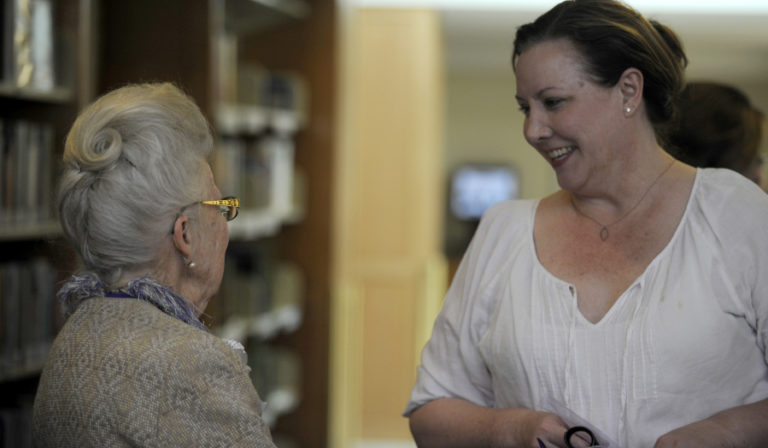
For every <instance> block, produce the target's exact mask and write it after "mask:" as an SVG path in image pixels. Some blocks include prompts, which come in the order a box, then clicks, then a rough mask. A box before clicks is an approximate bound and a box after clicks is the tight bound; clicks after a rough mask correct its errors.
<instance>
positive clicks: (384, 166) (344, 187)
mask: <svg viewBox="0 0 768 448" xmlns="http://www.w3.org/2000/svg"><path fill="white" fill-rule="evenodd" d="M342 26H343V34H342V45H343V46H342V48H341V55H340V56H341V57H340V60H341V70H340V72H341V73H340V80H339V92H338V94H339V104H340V115H341V118H340V126H339V129H338V135H339V141H340V143H339V147H338V150H337V159H338V160H337V163H338V164H337V168H336V170H335V172H336V178H335V184H334V191H335V192H334V207H335V211H334V241H333V248H334V254H333V259H334V267H333V271H334V279H333V286H332V294H333V298H332V301H333V303H332V313H333V316H332V326H331V332H332V343H331V357H332V360H331V363H332V368H331V378H332V379H331V429H330V433H331V434H330V442H329V446H333V447H334V448H345V447H353V446H361V444H371V443H379V442H380V441H389V442H390V443H395V442H391V441H393V440H394V441H399V442H396V443H398V444H399V443H409V442H410V439H411V437H410V432H409V430H408V421H407V420H406V419H405V418H404V417H402V416H401V413H402V412H403V410H404V409H405V405H406V403H407V401H408V396H409V393H410V389H411V387H412V386H413V382H414V381H415V378H416V366H417V362H418V358H419V353H420V350H421V347H422V345H423V344H424V342H425V340H426V337H427V335H428V334H429V331H430V329H431V326H432V321H433V320H434V317H435V314H436V311H437V309H438V308H439V304H440V302H441V300H442V295H443V293H444V291H445V276H446V274H445V271H446V269H445V262H444V261H443V258H442V255H441V253H440V242H441V226H442V220H441V218H442V207H441V200H440V195H441V191H440V180H441V174H442V166H443V162H442V158H443V154H442V137H443V130H442V126H443V119H442V115H443V107H444V105H443V94H444V90H443V73H442V66H443V64H442V51H441V42H440V22H439V16H438V15H437V14H436V13H435V12H430V11H418V10H406V11H397V10H366V9H352V10H346V11H345V16H344V18H343V24H342Z"/></svg>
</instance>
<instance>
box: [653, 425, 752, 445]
mask: <svg viewBox="0 0 768 448" xmlns="http://www.w3.org/2000/svg"><path fill="white" fill-rule="evenodd" d="M743 446H747V445H745V444H744V443H742V442H740V441H739V440H738V437H736V435H735V434H734V433H733V432H732V431H731V430H730V429H728V427H726V426H724V425H722V424H720V423H719V422H717V421H714V420H712V419H707V420H702V421H698V422H695V423H691V424H690V425H686V426H683V427H681V428H677V429H675V430H673V431H670V432H668V433H666V434H664V435H663V436H661V437H659V439H658V440H657V441H656V444H655V445H654V446H653V448H710V447H712V448H715V447H717V448H736V447H743Z"/></svg>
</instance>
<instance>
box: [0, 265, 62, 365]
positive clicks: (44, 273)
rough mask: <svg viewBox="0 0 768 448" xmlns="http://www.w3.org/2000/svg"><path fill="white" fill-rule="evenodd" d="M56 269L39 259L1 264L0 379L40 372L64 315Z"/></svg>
mask: <svg viewBox="0 0 768 448" xmlns="http://www.w3.org/2000/svg"><path fill="white" fill-rule="evenodd" d="M56 281H57V271H56V268H55V267H54V266H53V265H52V264H51V262H50V261H48V260H47V259H43V258H36V259H32V260H29V261H14V262H8V263H3V264H0V378H1V379H12V378H17V377H22V376H25V375H28V374H34V373H36V372H39V370H40V368H41V367H42V365H43V363H44V362H45V359H46V356H47V355H48V351H49V350H50V347H51V343H52V342H53V339H54V337H55V335H56V331H57V330H56V329H57V328H59V326H60V325H61V312H60V309H59V307H58V306H56V298H55V294H56V291H55V287H56Z"/></svg>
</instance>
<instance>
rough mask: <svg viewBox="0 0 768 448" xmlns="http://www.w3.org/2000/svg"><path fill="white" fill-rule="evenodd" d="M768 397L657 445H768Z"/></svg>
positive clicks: (657, 447) (686, 428)
mask: <svg viewBox="0 0 768 448" xmlns="http://www.w3.org/2000/svg"><path fill="white" fill-rule="evenodd" d="M766 422H768V400H763V401H758V402H757V403H752V404H747V405H744V406H738V407H735V408H731V409H726V410H725V411H722V412H718V413H717V414H715V415H713V416H712V417H709V418H707V419H705V420H701V421H698V422H695V423H691V424H690V425H686V426H683V427H682V428H678V429H675V430H673V431H670V432H668V433H667V434H664V435H663V436H661V437H659V440H658V441H657V442H656V445H655V446H654V448H668V447H675V448H687V447H691V448H694V447H695V448H707V447H732V448H747V447H755V448H758V447H765V446H768V423H766Z"/></svg>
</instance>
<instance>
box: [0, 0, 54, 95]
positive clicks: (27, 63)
mask: <svg viewBox="0 0 768 448" xmlns="http://www.w3.org/2000/svg"><path fill="white" fill-rule="evenodd" d="M0 1H2V9H1V10H0V14H1V16H0V19H1V22H0V23H2V30H3V32H2V36H1V37H2V45H1V46H0V49H1V51H2V63H3V70H2V82H3V83H5V84H8V85H12V86H14V87H18V88H26V89H34V90H40V91H46V90H52V89H53V88H54V87H55V82H56V73H55V60H56V54H55V53H56V51H55V44H56V39H55V37H54V32H55V30H54V11H53V1H52V0H0Z"/></svg>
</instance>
